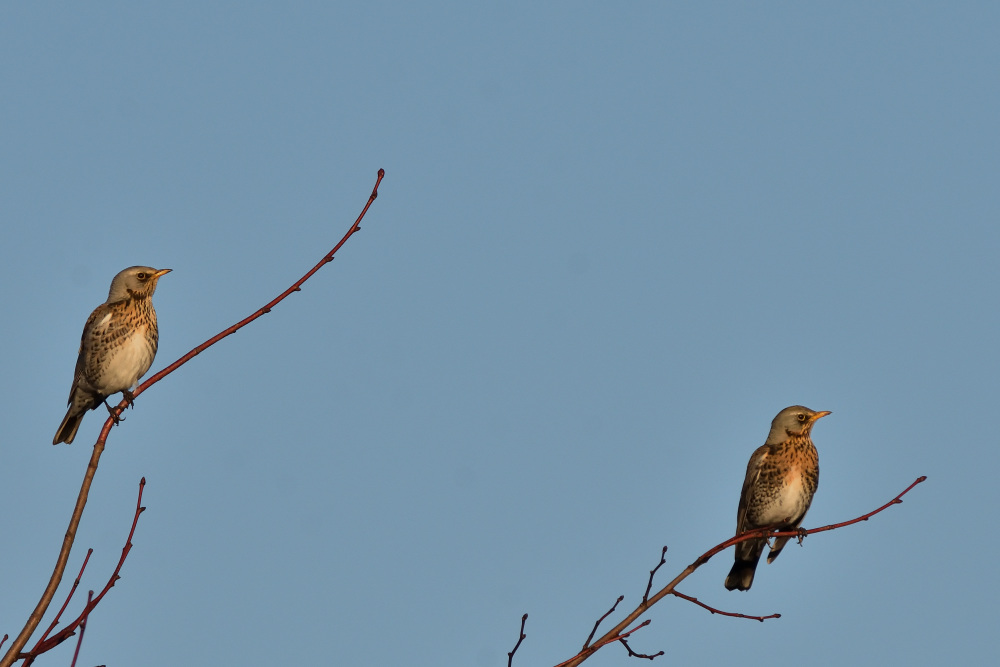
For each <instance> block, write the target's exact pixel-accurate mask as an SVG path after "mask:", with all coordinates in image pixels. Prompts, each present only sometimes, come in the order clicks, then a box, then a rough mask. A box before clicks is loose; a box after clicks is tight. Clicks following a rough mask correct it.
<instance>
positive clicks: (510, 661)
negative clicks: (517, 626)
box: [507, 614, 528, 667]
mask: <svg viewBox="0 0 1000 667" xmlns="http://www.w3.org/2000/svg"><path fill="white" fill-rule="evenodd" d="M527 622H528V615H527V614H525V615H524V616H522V617H521V633H520V635H519V636H518V638H517V643H516V644H514V648H513V650H511V651H510V652H509V653H508V654H507V667H511V664H513V662H514V654H515V653H517V649H519V648H521V642H523V641H524V638H525V637H527V636H528V635H526V634H524V624H525V623H527Z"/></svg>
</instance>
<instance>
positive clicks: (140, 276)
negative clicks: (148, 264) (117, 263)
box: [135, 271, 148, 280]
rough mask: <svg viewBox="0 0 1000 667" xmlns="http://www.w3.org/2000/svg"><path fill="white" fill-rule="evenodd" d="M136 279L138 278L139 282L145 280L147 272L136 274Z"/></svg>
mask: <svg viewBox="0 0 1000 667" xmlns="http://www.w3.org/2000/svg"><path fill="white" fill-rule="evenodd" d="M135 277H136V278H138V279H139V280H145V279H146V278H147V277H148V276H147V275H146V272H145V271H140V272H139V273H137V274H135Z"/></svg>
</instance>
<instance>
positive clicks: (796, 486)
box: [726, 405, 830, 591]
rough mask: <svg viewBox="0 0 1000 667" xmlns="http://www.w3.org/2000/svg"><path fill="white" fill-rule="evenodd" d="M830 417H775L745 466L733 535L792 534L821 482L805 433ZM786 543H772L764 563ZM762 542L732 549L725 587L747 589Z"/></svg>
mask: <svg viewBox="0 0 1000 667" xmlns="http://www.w3.org/2000/svg"><path fill="white" fill-rule="evenodd" d="M828 414H830V413H829V412H815V411H813V410H810V409H809V408H804V407H802V406H801V405H793V406H792V407H790V408H785V409H784V410H782V411H781V412H779V413H778V416H777V417H775V418H774V421H772V422H771V432H770V433H768V434H767V441H765V442H764V444H763V446H761V447H760V448H759V449H758V450H757V451H755V452H754V453H753V456H751V457H750V463H749V464H747V477H746V479H745V480H744V481H743V492H742V493H741V494H740V506H739V509H738V510H737V511H736V534H737V535H739V534H740V533H743V532H745V531H748V530H754V529H757V528H767V529H770V530H781V531H787V530H796V529H797V528H798V527H799V525H801V523H802V519H803V518H805V515H806V512H807V511H809V504H810V503H811V502H812V499H813V494H814V493H816V487H817V485H818V484H819V454H817V453H816V446H815V445H813V443H812V439H811V438H810V437H809V432H810V431H812V427H813V424H815V423H816V420H817V419H819V418H820V417H825V416H827V415H828ZM789 539H790V538H788V537H779V538H777V539H775V541H774V545H773V546H772V547H771V550H770V551H769V552H768V554H767V562H768V563H770V562H771V561H773V560H774V559H775V558H777V557H778V554H780V553H781V550H782V549H783V548H784V547H785V543H786V542H788V540H789ZM765 544H767V540H766V539H760V540H747V541H745V542H740V543H739V544H737V545H736V563H735V564H734V565H733V569H732V570H730V571H729V576H728V577H726V588H728V589H729V590H734V589H739V590H741V591H746V590H749V589H750V585H751V584H752V583H753V575H754V572H755V571H756V570H757V562H758V561H759V560H760V556H761V554H762V553H763V552H764V545H765Z"/></svg>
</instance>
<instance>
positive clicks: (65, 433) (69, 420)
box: [52, 405, 86, 445]
mask: <svg viewBox="0 0 1000 667" xmlns="http://www.w3.org/2000/svg"><path fill="white" fill-rule="evenodd" d="M84 414H86V411H84V412H76V411H74V410H73V406H72V405H71V406H69V410H67V411H66V416H65V417H63V420H62V424H59V430H58V431H56V437H54V438H52V444H53V445H58V444H59V443H60V442H65V443H66V444H67V445H68V444H71V443H72V442H73V438H75V437H76V431H77V429H79V428H80V422H82V421H83V415H84Z"/></svg>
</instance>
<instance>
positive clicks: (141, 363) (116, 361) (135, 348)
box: [96, 327, 153, 396]
mask: <svg viewBox="0 0 1000 667" xmlns="http://www.w3.org/2000/svg"><path fill="white" fill-rule="evenodd" d="M152 364H153V351H152V350H151V349H150V346H149V342H148V341H147V340H146V329H145V327H141V328H140V329H139V330H138V331H136V332H135V333H133V334H132V335H131V336H129V337H128V338H126V339H125V340H123V341H122V343H121V344H119V345H117V346H116V347H114V348H112V349H111V350H109V351H108V357H107V360H106V362H105V363H103V364H102V372H101V376H100V378H98V381H97V386H96V389H97V390H98V391H100V392H101V393H102V394H106V395H109V396H110V395H111V394H114V393H117V392H119V391H122V390H125V389H131V388H132V387H134V386H135V385H136V383H137V382H138V381H139V378H140V377H142V376H143V375H144V374H145V373H146V371H148V370H149V367H150V366H151V365H152Z"/></svg>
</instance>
